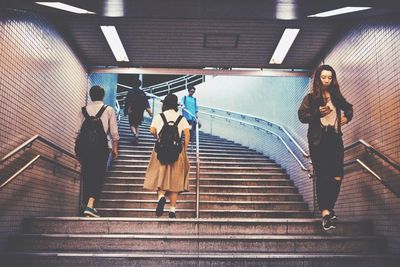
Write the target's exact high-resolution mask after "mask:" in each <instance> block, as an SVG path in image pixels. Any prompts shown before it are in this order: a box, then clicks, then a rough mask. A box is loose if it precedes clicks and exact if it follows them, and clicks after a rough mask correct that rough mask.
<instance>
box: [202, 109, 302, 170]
mask: <svg viewBox="0 0 400 267" xmlns="http://www.w3.org/2000/svg"><path fill="white" fill-rule="evenodd" d="M199 112H200V113H202V114H206V115H209V116H214V117H219V118H223V119H229V120H232V121H236V122H239V123H243V124H247V125H250V126H252V127H254V128H256V129H261V130H263V131H265V132H267V133H270V134H272V135H274V136H276V137H277V138H278V139H279V140H280V141H281V142H282V143H283V145H284V146H285V147H286V149H287V150H288V152H289V153H290V154H291V155H292V156H293V158H294V159H295V160H296V162H297V163H298V164H299V165H300V167H301V169H302V170H303V171H309V169H307V168H306V167H305V166H304V165H303V163H302V162H301V161H300V160H299V158H298V157H297V156H296V155H295V154H294V153H293V151H292V149H290V147H289V146H288V145H287V143H286V142H285V140H283V138H282V137H281V136H280V135H278V134H276V133H274V132H272V131H270V130H268V129H266V128H264V127H261V126H258V125H255V124H252V123H249V122H245V121H241V120H237V119H233V118H228V117H224V116H220V115H216V114H211V113H208V112H204V111H199Z"/></svg>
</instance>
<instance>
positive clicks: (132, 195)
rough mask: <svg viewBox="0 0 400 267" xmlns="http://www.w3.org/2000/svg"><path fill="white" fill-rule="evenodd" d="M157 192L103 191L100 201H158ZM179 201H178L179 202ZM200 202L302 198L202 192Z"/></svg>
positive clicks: (188, 196) (191, 194) (185, 197)
mask: <svg viewBox="0 0 400 267" xmlns="http://www.w3.org/2000/svg"><path fill="white" fill-rule="evenodd" d="M156 198H157V194H156V192H151V191H147V190H144V189H143V190H139V191H132V190H129V191H104V190H103V191H102V192H101V195H100V199H156ZM195 198H196V192H193V191H192V192H184V193H181V194H180V195H179V200H194V199H195ZM179 200H178V201H179ZM200 200H201V201H203V200H204V201H206V200H210V201H211V200H213V201H229V200H231V201H302V196H301V195H300V194H298V193H270V194H268V193H253V194H252V195H249V194H248V193H242V192H241V193H233V192H230V193H221V192H217V193H214V192H213V193H207V192H200Z"/></svg>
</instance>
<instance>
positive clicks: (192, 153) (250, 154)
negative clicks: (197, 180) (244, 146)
mask: <svg viewBox="0 0 400 267" xmlns="http://www.w3.org/2000/svg"><path fill="white" fill-rule="evenodd" d="M152 150H153V148H151V149H147V150H144V149H143V150H135V151H133V150H131V149H119V150H118V153H119V154H121V155H126V154H131V153H135V154H140V155H149V156H150V154H151V151H152ZM187 154H188V155H189V156H193V157H194V156H195V155H196V152H195V151H188V153H187ZM199 154H200V156H214V157H215V156H220V157H227V158H242V159H248V158H263V155H262V154H261V153H257V152H251V151H247V152H246V151H243V152H229V151H223V150H218V149H215V150H208V151H204V150H203V151H200V152H199Z"/></svg>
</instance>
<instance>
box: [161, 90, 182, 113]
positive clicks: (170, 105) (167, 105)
mask: <svg viewBox="0 0 400 267" xmlns="http://www.w3.org/2000/svg"><path fill="white" fill-rule="evenodd" d="M162 102H163V105H162V107H161V110H162V111H163V112H164V111H166V110H169V109H173V110H175V111H178V97H177V96H176V95H174V94H172V93H169V94H168V95H167V96H166V97H165V98H164V100H163V101H162Z"/></svg>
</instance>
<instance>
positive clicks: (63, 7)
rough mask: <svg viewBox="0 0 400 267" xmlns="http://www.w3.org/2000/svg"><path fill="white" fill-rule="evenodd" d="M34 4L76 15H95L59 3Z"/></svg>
mask: <svg viewBox="0 0 400 267" xmlns="http://www.w3.org/2000/svg"><path fill="white" fill-rule="evenodd" d="M35 3H36V4H39V5H43V6H48V7H53V8H57V9H61V10H65V11H68V12H73V13H78V14H96V13H94V12H91V11H88V10H86V9H82V8H78V7H74V6H70V5H67V4H63V3H61V2H35Z"/></svg>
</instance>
